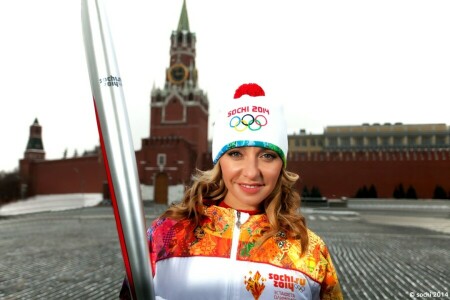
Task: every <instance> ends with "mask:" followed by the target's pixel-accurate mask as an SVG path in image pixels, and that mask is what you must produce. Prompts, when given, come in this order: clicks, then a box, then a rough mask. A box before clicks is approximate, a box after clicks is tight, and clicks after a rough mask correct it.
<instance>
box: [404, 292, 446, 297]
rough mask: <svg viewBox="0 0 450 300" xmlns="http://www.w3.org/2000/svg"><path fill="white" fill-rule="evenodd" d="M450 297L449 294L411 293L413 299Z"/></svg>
mask: <svg viewBox="0 0 450 300" xmlns="http://www.w3.org/2000/svg"><path fill="white" fill-rule="evenodd" d="M449 295H450V293H449V292H447V291H446V292H435V291H427V292H409V297H411V298H417V299H420V298H438V299H445V298H448V297H449Z"/></svg>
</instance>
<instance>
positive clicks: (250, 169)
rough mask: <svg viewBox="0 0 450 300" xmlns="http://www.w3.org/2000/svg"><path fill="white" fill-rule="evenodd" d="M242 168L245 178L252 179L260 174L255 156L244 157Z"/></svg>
mask: <svg viewBox="0 0 450 300" xmlns="http://www.w3.org/2000/svg"><path fill="white" fill-rule="evenodd" d="M243 168H244V169H243V170H242V173H243V175H244V176H245V177H247V178H250V179H254V178H257V177H258V176H259V174H260V171H259V167H258V160H257V159H255V158H246V159H245V163H244V166H243Z"/></svg>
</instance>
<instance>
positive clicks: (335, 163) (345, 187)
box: [287, 151, 450, 198]
mask: <svg viewBox="0 0 450 300" xmlns="http://www.w3.org/2000/svg"><path fill="white" fill-rule="evenodd" d="M287 166H288V170H290V171H293V172H295V173H297V174H299V175H300V177H301V180H300V182H299V183H298V185H297V186H298V187H299V189H300V190H302V189H303V187H304V186H306V187H307V188H308V189H309V190H310V189H311V188H312V187H313V186H316V187H318V188H319V190H320V192H321V194H322V195H323V196H325V197H328V198H340V197H353V196H354V195H355V194H356V192H357V190H358V189H359V188H362V187H363V186H366V187H367V188H369V187H370V185H372V184H373V185H374V186H375V188H376V191H377V194H378V197H379V198H392V197H393V192H394V189H395V188H396V186H397V185H399V184H402V185H403V188H404V189H405V191H406V189H408V187H409V186H412V187H413V188H414V189H415V191H416V193H417V197H418V198H432V196H433V192H434V189H435V187H436V185H441V186H442V187H443V188H444V189H446V190H447V191H450V151H445V152H439V153H438V154H436V155H435V153H434V152H410V153H409V154H406V153H404V152H403V153H402V152H397V153H386V152H381V154H380V153H375V154H374V153H370V154H368V155H367V156H366V154H363V153H361V154H356V155H355V156H353V155H352V154H351V153H346V154H344V155H341V156H340V155H339V154H332V155H330V156H328V157H327V156H326V155H323V156H322V157H320V156H316V157H310V158H307V157H297V158H295V157H292V159H291V160H289V161H288V165H287Z"/></svg>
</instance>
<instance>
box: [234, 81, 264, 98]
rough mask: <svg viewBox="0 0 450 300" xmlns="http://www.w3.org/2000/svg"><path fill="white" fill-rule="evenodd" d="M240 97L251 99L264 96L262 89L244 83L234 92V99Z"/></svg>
mask: <svg viewBox="0 0 450 300" xmlns="http://www.w3.org/2000/svg"><path fill="white" fill-rule="evenodd" d="M242 95H249V96H252V97H258V96H265V95H266V94H265V93H264V90H263V89H262V87H260V86H259V85H257V84H256V83H245V84H243V85H241V86H240V87H238V88H237V89H236V92H234V99H237V98H240V97H241V96H242Z"/></svg>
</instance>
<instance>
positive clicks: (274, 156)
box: [262, 153, 277, 160]
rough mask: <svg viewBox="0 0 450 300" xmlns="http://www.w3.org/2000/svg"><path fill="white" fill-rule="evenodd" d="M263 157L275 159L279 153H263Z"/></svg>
mask: <svg viewBox="0 0 450 300" xmlns="http://www.w3.org/2000/svg"><path fill="white" fill-rule="evenodd" d="M262 158H264V159H267V160H273V159H275V158H277V155H276V154H273V153H263V155H262Z"/></svg>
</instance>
